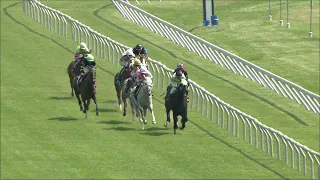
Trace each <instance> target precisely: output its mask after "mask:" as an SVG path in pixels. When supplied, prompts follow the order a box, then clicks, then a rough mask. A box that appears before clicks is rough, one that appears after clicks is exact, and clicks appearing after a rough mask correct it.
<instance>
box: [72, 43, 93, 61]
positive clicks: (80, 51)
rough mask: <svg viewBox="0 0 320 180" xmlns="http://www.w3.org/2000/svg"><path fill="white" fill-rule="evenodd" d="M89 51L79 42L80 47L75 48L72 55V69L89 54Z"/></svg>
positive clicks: (84, 44) (85, 45)
mask: <svg viewBox="0 0 320 180" xmlns="http://www.w3.org/2000/svg"><path fill="white" fill-rule="evenodd" d="M90 53H91V50H89V48H88V47H87V44H86V43H84V42H81V43H80V45H79V46H78V47H77V48H76V53H75V55H74V61H75V62H74V67H76V65H77V63H78V62H79V60H80V59H81V58H83V57H84V56H85V55H86V54H90Z"/></svg>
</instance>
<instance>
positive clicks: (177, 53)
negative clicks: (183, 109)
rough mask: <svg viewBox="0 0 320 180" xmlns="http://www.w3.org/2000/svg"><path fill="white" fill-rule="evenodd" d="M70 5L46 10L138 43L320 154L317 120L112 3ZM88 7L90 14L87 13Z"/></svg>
mask: <svg viewBox="0 0 320 180" xmlns="http://www.w3.org/2000/svg"><path fill="white" fill-rule="evenodd" d="M74 2H75V1H67V2H65V1H53V0H52V1H49V2H47V3H45V4H47V5H49V6H50V7H53V8H55V9H58V10H60V11H61V12H63V13H66V14H68V15H70V16H72V17H73V18H75V19H77V20H80V21H81V22H82V23H84V24H86V25H88V26H90V27H91V28H92V29H94V30H96V31H98V32H100V33H101V34H103V35H106V36H108V37H110V38H112V39H114V40H115V41H118V42H120V43H122V44H125V45H128V46H132V47H133V46H134V45H135V44H137V43H142V44H143V45H144V46H146V47H147V48H148V51H149V54H150V57H151V58H153V59H155V60H158V61H161V62H162V63H164V64H165V65H167V66H168V67H171V68H172V69H173V68H174V67H175V66H176V64H177V62H179V61H182V62H184V64H185V65H186V67H187V69H188V71H189V74H190V78H191V79H192V80H195V81H196V82H197V83H198V84H199V85H201V86H203V87H205V88H206V89H207V90H208V91H210V92H212V93H213V94H215V95H216V96H218V97H219V98H220V99H222V100H223V101H225V102H226V103H229V104H230V105H232V106H234V107H236V108H238V109H239V110H241V111H243V112H245V113H247V114H249V115H251V116H253V117H255V118H257V119H258V120H259V121H260V122H262V123H264V124H266V125H268V126H270V127H273V128H275V129H276V130H280V131H281V132H283V133H284V134H286V135H288V136H289V137H291V138H293V139H295V140H296V141H298V142H300V143H302V144H304V145H307V146H308V147H310V148H311V149H313V150H316V151H319V115H317V114H315V113H313V112H311V111H306V110H305V108H304V107H303V106H302V105H299V104H297V103H296V102H295V101H292V100H290V99H287V98H284V97H281V95H279V94H275V93H274V92H272V91H270V90H269V89H267V88H263V87H261V86H259V85H258V84H257V83H256V82H252V81H250V80H248V79H244V78H243V77H241V76H239V75H235V74H233V73H231V72H230V71H228V70H226V69H223V68H221V67H219V66H218V65H216V64H214V63H212V62H210V61H208V60H205V59H203V58H201V57H199V56H197V55H196V54H195V53H193V52H190V51H187V50H186V49H184V48H182V47H180V46H178V45H176V44H174V43H172V42H171V41H170V40H168V39H166V38H163V37H161V36H159V35H157V34H154V33H152V32H150V31H149V30H147V29H146V28H144V27H141V26H139V25H136V24H134V23H132V22H130V21H129V20H127V19H125V18H123V17H122V16H121V15H120V13H119V12H118V11H117V10H116V9H115V7H114V6H113V4H112V3H111V2H105V1H92V2H81V3H74ZM88 6H90V8H89V9H88V8H86V7H88ZM71 7H72V8H71ZM74 8H75V9H78V11H74ZM79 10H81V12H80V11H79ZM154 11H156V10H154ZM165 12H167V11H165ZM288 124H289V126H288Z"/></svg>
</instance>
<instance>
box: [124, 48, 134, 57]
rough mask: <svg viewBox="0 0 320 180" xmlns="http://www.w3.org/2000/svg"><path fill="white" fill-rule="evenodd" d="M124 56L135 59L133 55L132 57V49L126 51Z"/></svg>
mask: <svg viewBox="0 0 320 180" xmlns="http://www.w3.org/2000/svg"><path fill="white" fill-rule="evenodd" d="M125 55H127V56H133V57H135V55H134V53H133V50H132V49H128V50H126V52H125Z"/></svg>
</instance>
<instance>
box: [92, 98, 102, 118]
mask: <svg viewBox="0 0 320 180" xmlns="http://www.w3.org/2000/svg"><path fill="white" fill-rule="evenodd" d="M92 99H93V101H94V103H95V104H96V115H97V116H99V115H100V112H99V107H98V102H97V97H96V95H93V98H92Z"/></svg>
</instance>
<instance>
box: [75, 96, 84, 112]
mask: <svg viewBox="0 0 320 180" xmlns="http://www.w3.org/2000/svg"><path fill="white" fill-rule="evenodd" d="M75 94H76V97H77V99H78V104H79V106H80V111H83V107H82V101H81V99H80V96H79V93H77V92H75Z"/></svg>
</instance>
